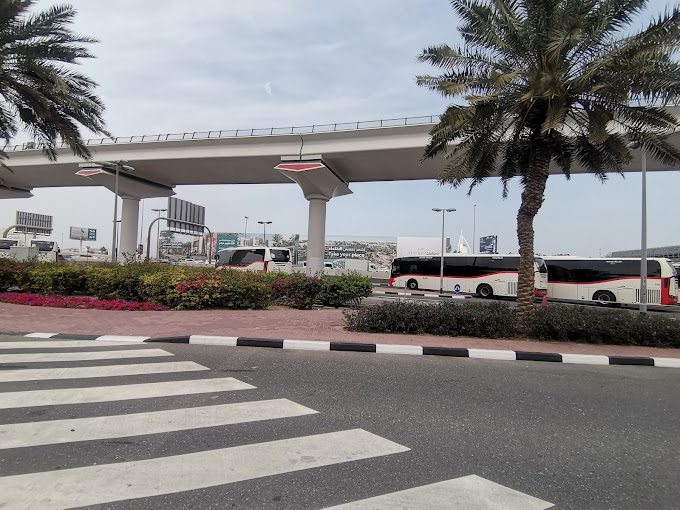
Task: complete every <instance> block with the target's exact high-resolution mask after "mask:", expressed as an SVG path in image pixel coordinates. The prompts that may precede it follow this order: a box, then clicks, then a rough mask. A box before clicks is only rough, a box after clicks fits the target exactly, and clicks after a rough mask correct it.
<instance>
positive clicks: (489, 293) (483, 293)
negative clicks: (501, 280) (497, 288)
mask: <svg viewBox="0 0 680 510" xmlns="http://www.w3.org/2000/svg"><path fill="white" fill-rule="evenodd" d="M477 295H478V296H479V297H483V298H490V297H493V289H492V288H491V285H487V284H486V283H482V284H481V285H480V286H479V287H477Z"/></svg>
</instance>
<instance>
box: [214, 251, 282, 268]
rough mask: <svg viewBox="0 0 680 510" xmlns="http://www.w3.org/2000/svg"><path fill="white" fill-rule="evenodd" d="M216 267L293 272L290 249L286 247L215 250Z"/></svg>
mask: <svg viewBox="0 0 680 510" xmlns="http://www.w3.org/2000/svg"><path fill="white" fill-rule="evenodd" d="M216 259H217V260H216V261H215V267H217V269H235V270H237V271H255V272H264V273H272V272H276V271H281V272H283V273H292V272H293V263H292V262H291V257H290V250H289V249H288V248H269V247H264V246H263V247H247V246H242V247H239V248H227V249H224V250H220V251H218V252H217V255H216Z"/></svg>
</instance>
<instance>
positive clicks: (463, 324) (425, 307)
mask: <svg viewBox="0 0 680 510" xmlns="http://www.w3.org/2000/svg"><path fill="white" fill-rule="evenodd" d="M344 316H345V324H346V326H347V329H349V330H351V331H362V332H366V333H406V334H414V335H422V334H430V335H445V336H475V337H486V338H503V337H512V336H513V335H514V334H515V331H516V329H517V320H516V318H515V311H514V309H512V308H510V307H509V306H508V305H506V304H504V303H495V302H491V303H477V302H470V301H468V302H465V303H463V304H458V303H452V302H450V301H447V302H436V303H435V302H432V303H428V302H417V301H391V302H387V303H384V304H380V305H373V306H366V307H362V308H355V309H352V310H346V311H345V312H344Z"/></svg>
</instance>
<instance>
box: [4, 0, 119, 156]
mask: <svg viewBox="0 0 680 510" xmlns="http://www.w3.org/2000/svg"><path fill="white" fill-rule="evenodd" d="M35 3H36V2H35V0H0V101H1V102H0V139H2V140H4V141H5V143H6V144H8V143H9V142H10V141H11V139H12V138H13V137H14V136H16V135H17V133H18V132H19V131H20V130H22V129H23V130H25V131H26V132H27V133H28V134H29V135H30V136H32V137H33V139H34V141H36V142H37V143H38V145H39V146H40V147H41V148H43V150H44V151H45V153H46V154H47V156H48V157H49V158H50V159H51V160H55V159H56V157H57V155H56V147H57V145H58V142H57V139H58V138H59V139H61V141H63V142H65V143H66V144H68V146H69V147H70V148H71V150H73V153H74V154H76V155H78V156H81V157H84V158H88V157H89V156H90V151H89V150H88V148H87V146H86V145H85V143H84V141H83V139H82V137H81V134H80V126H82V127H85V128H86V129H89V130H90V131H92V132H94V133H103V134H106V135H107V136H109V135H108V133H107V132H106V128H105V126H104V120H103V117H102V114H103V112H104V105H103V103H102V102H101V100H100V99H99V98H98V97H97V96H96V95H95V94H94V89H95V88H96V86H97V84H96V83H95V82H94V81H92V80H91V79H90V78H88V77H87V76H85V75H84V74H82V73H80V72H78V71H76V70H75V69H74V68H73V66H72V64H78V62H79V59H82V58H91V57H92V55H91V54H90V53H89V52H88V51H87V49H86V48H85V45H86V44H89V43H94V42H96V40H95V39H92V38H90V37H86V36H82V35H78V34H75V33H74V32H72V31H71V29H70V27H69V26H70V25H71V24H72V23H73V19H74V17H75V15H76V11H75V10H74V9H73V8H72V7H70V6H68V5H56V6H53V7H50V8H49V9H47V10H44V11H41V12H36V13H29V10H31V8H32V7H33V6H34V4H35ZM6 157H7V155H6V154H5V153H4V152H2V151H0V158H6Z"/></svg>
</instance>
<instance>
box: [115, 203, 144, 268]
mask: <svg viewBox="0 0 680 510" xmlns="http://www.w3.org/2000/svg"><path fill="white" fill-rule="evenodd" d="M120 219H121V221H120V236H119V241H118V260H119V261H120V262H125V257H124V256H123V254H124V253H127V254H128V256H129V255H131V254H134V253H135V252H136V251H137V237H138V235H137V228H138V225H139V199H136V198H124V199H123V210H122V212H121V218H120Z"/></svg>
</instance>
